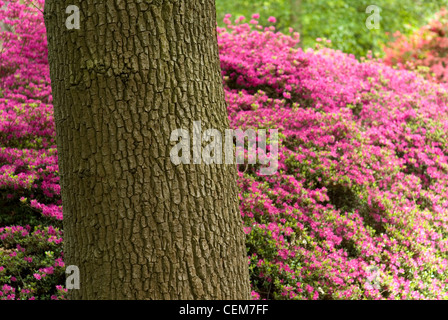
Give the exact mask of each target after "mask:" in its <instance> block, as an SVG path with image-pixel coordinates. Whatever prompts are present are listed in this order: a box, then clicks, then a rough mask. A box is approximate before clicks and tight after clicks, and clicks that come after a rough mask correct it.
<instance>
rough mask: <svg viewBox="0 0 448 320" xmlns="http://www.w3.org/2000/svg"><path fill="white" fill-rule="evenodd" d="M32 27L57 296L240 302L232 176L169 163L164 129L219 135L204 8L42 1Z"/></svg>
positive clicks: (213, 48) (222, 118) (246, 290)
mask: <svg viewBox="0 0 448 320" xmlns="http://www.w3.org/2000/svg"><path fill="white" fill-rule="evenodd" d="M69 5H77V6H79V8H80V14H81V21H80V22H81V23H80V29H79V30H76V29H73V30H68V29H67V28H66V26H65V20H66V18H67V17H68V14H66V13H65V9H66V7H67V6H69ZM44 16H45V24H46V28H47V39H48V47H49V63H50V76H51V81H52V90H53V98H54V101H53V102H54V117H55V122H56V132H57V146H58V157H59V170H60V176H61V187H62V191H61V193H62V201H63V213H64V220H63V223H64V260H65V263H66V265H77V266H78V267H79V269H80V289H79V290H75V289H74V290H70V295H69V297H70V298H72V299H249V298H250V285H249V273H248V262H247V256H246V249H245V238H244V233H243V230H242V222H241V221H242V220H241V215H240V211H239V203H238V194H237V186H236V167H235V165H225V164H222V165H217V164H214V165H206V164H204V163H202V164H189V165H186V164H180V165H174V164H173V163H172V162H171V161H170V149H171V148H172V147H173V145H174V144H175V143H174V142H170V134H171V132H172V131H173V130H175V129H177V128H184V129H187V130H189V131H191V130H192V125H193V121H201V122H202V126H203V128H204V129H208V128H215V129H218V130H220V131H221V132H224V129H226V128H227V127H228V116H227V110H226V105H225V100H224V91H223V87H222V77H221V72H220V67H219V56H218V46H217V39H216V13H215V6H214V1H213V0H190V1H175V0H154V1H141V0H126V1H125V0H104V1H100V0H86V1H72V0H71V1H67V0H47V1H46V4H45V12H44Z"/></svg>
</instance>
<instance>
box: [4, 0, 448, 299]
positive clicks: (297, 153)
mask: <svg viewBox="0 0 448 320" xmlns="http://www.w3.org/2000/svg"><path fill="white" fill-rule="evenodd" d="M22 2H23V1H22ZM34 2H35V3H36V1H34ZM43 2H44V1H43V0H39V1H37V6H41V7H42V5H43ZM30 3H31V2H29V1H25V2H24V4H20V2H19V1H11V3H10V4H9V6H8V9H7V10H6V11H0V20H3V21H6V22H7V23H9V24H11V25H13V29H14V32H13V33H14V34H9V33H8V34H2V35H1V39H2V40H3V44H2V46H3V52H2V54H1V56H0V58H1V60H0V68H1V69H0V70H7V71H2V72H3V73H1V75H0V84H2V87H0V97H1V98H0V116H1V118H0V119H1V120H0V144H1V148H0V159H1V160H0V201H1V204H0V207H1V208H2V209H1V210H2V211H1V212H0V299H63V298H64V295H65V292H66V289H64V286H63V285H64V282H65V281H64V275H63V270H64V263H63V252H62V238H63V233H62V229H61V228H62V225H61V220H62V203H61V198H60V187H59V184H58V183H59V177H58V166H57V149H56V146H55V142H54V141H55V140H54V137H55V132H54V123H53V122H54V120H53V114H52V105H51V101H52V98H51V88H50V80H49V76H48V73H49V72H48V61H47V49H46V48H47V47H46V41H45V37H44V36H43V34H44V29H43V28H44V27H43V17H42V13H41V12H40V11H39V10H38V9H36V8H35V7H34V6H32V5H31V4H30ZM0 4H1V1H0ZM225 19H226V21H225V23H226V25H227V27H226V28H225V29H221V28H219V29H218V44H219V49H220V54H221V67H222V73H223V81H224V88H225V91H226V99H227V103H228V113H229V119H230V123H231V126H232V128H240V129H243V130H245V129H249V128H253V129H269V128H276V129H278V130H279V137H280V142H279V167H278V171H277V172H276V173H275V174H273V175H270V176H261V175H260V174H259V170H258V169H259V167H260V165H259V164H257V165H240V172H239V179H238V183H239V186H240V190H241V192H240V202H241V207H240V208H241V215H242V217H243V221H244V230H245V232H246V235H247V241H246V246H247V249H248V264H249V269H250V275H251V284H252V289H253V291H252V297H253V298H254V299H446V298H448V290H447V284H448V269H447V265H448V259H447V250H448V197H447V194H448V193H447V191H448V190H447V186H448V151H447V143H448V142H447V141H448V139H447V138H448V137H447V132H448V107H447V102H448V92H447V87H446V86H444V85H441V84H436V83H431V82H428V81H426V80H424V79H423V78H421V77H419V76H417V75H416V74H414V73H412V72H409V71H404V70H394V69H392V68H390V67H388V66H386V65H384V64H382V63H381V62H380V61H376V60H367V61H363V62H358V61H357V60H356V59H355V58H354V57H353V56H350V55H346V54H344V53H341V52H338V51H334V50H331V49H328V48H324V47H323V48H321V49H319V50H316V51H312V50H310V51H307V52H304V51H302V50H301V49H300V48H298V46H297V44H298V41H299V39H300V36H299V35H298V34H297V33H294V32H291V33H290V34H282V33H278V32H276V31H275V28H274V27H272V26H271V27H267V28H264V27H262V26H261V25H259V24H258V16H257V15H254V16H252V17H251V19H250V20H249V23H247V24H245V23H243V21H244V20H243V19H237V21H236V22H232V21H231V16H230V15H227V16H226V18H225ZM18 20H20V21H21V23H20V24H17V23H16V21H18ZM270 22H272V23H273V22H275V18H273V17H272V19H270ZM5 40H7V41H5ZM31 230H34V231H33V232H31ZM372 270H374V273H372Z"/></svg>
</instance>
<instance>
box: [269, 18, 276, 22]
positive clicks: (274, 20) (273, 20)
mask: <svg viewBox="0 0 448 320" xmlns="http://www.w3.org/2000/svg"><path fill="white" fill-rule="evenodd" d="M268 21H269V22H270V23H276V22H277V19H276V18H275V17H269V18H268Z"/></svg>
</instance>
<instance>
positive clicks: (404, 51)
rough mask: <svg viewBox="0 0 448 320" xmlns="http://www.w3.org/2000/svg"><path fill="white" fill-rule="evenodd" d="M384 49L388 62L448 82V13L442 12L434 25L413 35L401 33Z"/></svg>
mask: <svg viewBox="0 0 448 320" xmlns="http://www.w3.org/2000/svg"><path fill="white" fill-rule="evenodd" d="M394 36H395V37H396V39H395V41H393V42H392V43H390V44H389V45H388V46H387V47H385V48H384V51H385V57H384V62H385V63H387V64H389V65H397V66H399V67H400V68H405V69H408V70H416V71H419V72H421V73H422V74H424V75H425V76H426V77H427V78H429V79H433V80H435V81H439V82H446V81H447V80H448V56H447V55H448V11H447V10H446V9H442V10H441V11H440V12H438V13H437V14H436V16H435V18H434V19H433V20H431V21H430V23H429V24H428V25H426V26H424V27H422V28H420V29H419V30H418V31H416V32H415V33H414V34H412V35H411V36H409V37H407V36H404V35H402V34H400V32H397V33H395V34H394Z"/></svg>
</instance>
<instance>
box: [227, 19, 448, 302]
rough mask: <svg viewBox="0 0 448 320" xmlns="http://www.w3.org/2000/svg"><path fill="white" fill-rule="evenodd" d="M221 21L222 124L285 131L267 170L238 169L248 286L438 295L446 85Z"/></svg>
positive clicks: (299, 292)
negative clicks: (273, 170) (275, 166)
mask: <svg viewBox="0 0 448 320" xmlns="http://www.w3.org/2000/svg"><path fill="white" fill-rule="evenodd" d="M230 18H231V17H230V16H227V19H228V20H229V21H230ZM229 21H228V22H229ZM228 22H227V23H226V24H227V28H226V29H219V37H218V41H219V48H220V53H221V67H222V72H223V78H224V85H225V89H226V93H227V95H226V97H227V102H228V111H229V119H230V123H231V126H232V127H234V128H243V130H244V129H248V128H253V129H259V128H277V129H278V130H279V133H280V134H279V135H280V137H281V142H280V147H279V170H278V172H277V174H274V175H272V176H267V177H266V176H260V175H259V174H258V173H257V172H258V171H257V170H256V168H255V167H254V166H252V167H251V166H249V167H248V168H242V170H241V172H240V179H239V185H240V188H241V193H240V200H241V214H242V216H243V219H244V223H245V232H246V234H247V248H248V255H249V259H250V264H249V266H250V270H251V279H252V285H253V290H254V292H253V297H255V298H260V299H271V298H274V299H443V298H447V297H448V294H447V292H448V291H447V281H448V280H447V279H448V278H447V276H448V269H447V262H448V261H447V249H448V224H447V221H448V220H447V219H448V198H447V195H448V193H447V191H448V190H447V186H448V165H447V160H448V149H447V132H448V107H447V102H448V92H447V89H446V87H444V86H442V85H439V84H434V83H430V82H428V81H426V80H424V79H423V78H421V77H419V76H418V75H416V74H414V73H411V72H408V71H399V70H394V69H392V68H390V67H388V66H386V65H384V64H382V63H381V61H378V60H367V61H363V62H358V61H357V60H356V59H355V58H354V57H353V56H350V55H346V54H343V53H341V52H339V51H334V50H331V49H327V48H325V47H323V48H321V49H319V50H317V51H313V50H308V51H306V52H304V51H302V50H301V49H300V48H298V47H297V43H298V41H299V36H298V35H297V34H294V33H291V34H289V35H285V34H282V33H278V32H275V29H274V28H273V27H268V28H264V29H261V28H260V26H258V25H256V27H252V26H251V25H250V24H242V23H241V19H238V20H237V21H235V24H230V23H228ZM252 25H254V24H253V23H252ZM372 270H375V273H374V274H372ZM372 279H374V280H372ZM371 280H372V281H373V282H372V281H371Z"/></svg>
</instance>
